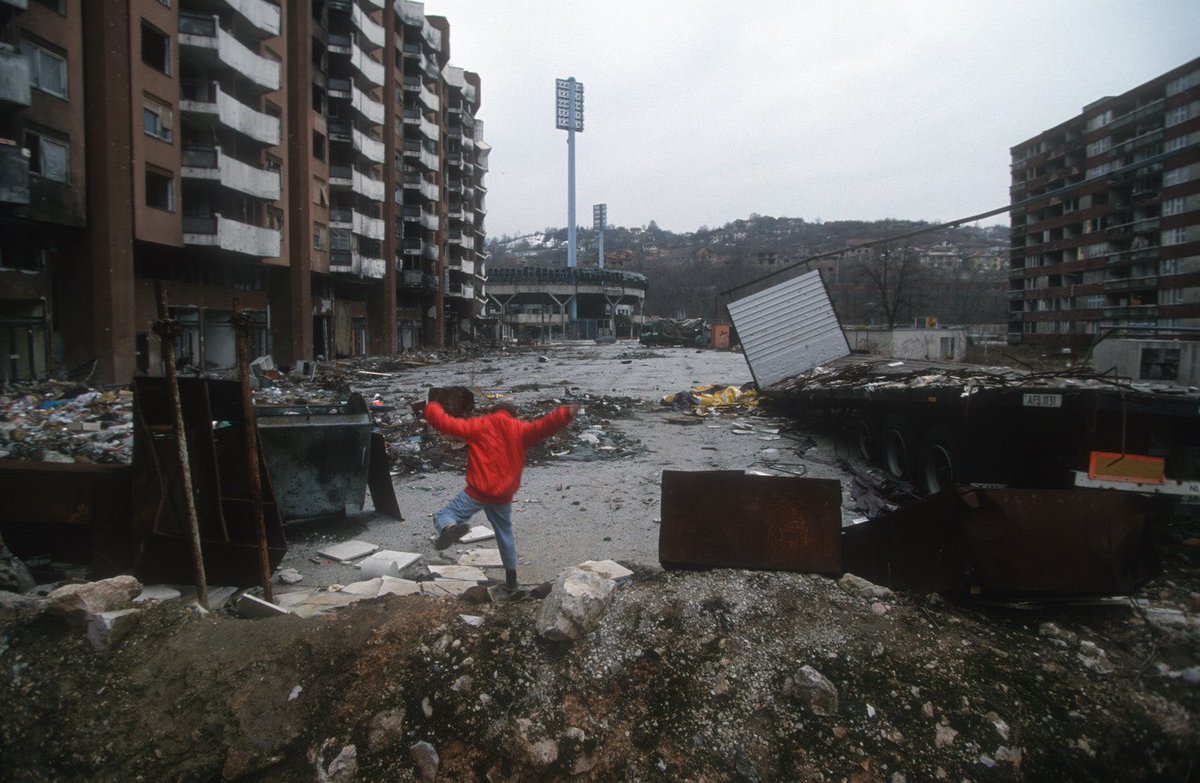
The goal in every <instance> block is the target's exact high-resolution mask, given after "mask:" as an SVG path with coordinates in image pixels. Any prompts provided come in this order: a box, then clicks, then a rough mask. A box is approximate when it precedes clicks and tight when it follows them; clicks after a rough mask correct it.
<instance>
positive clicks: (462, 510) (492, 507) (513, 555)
mask: <svg viewBox="0 0 1200 783" xmlns="http://www.w3.org/2000/svg"><path fill="white" fill-rule="evenodd" d="M480 511H483V513H484V514H486V515H487V518H488V522H491V523H492V530H495V531H496V544H497V545H498V547H499V549H500V559H501V560H502V561H504V568H505V569H506V570H508V571H516V570H517V542H516V539H515V538H514V537H513V528H512V503H504V504H503V505H500V504H491V503H480V502H479V501H478V500H476V499H475V498H473V497H471V496H470V495H468V494H467V493H466V490H463V491H461V492H459V493H458V494H457V495H455V496H454V499H453V500H451V501H450V502H449V503H447V504H446V507H445V508H443V509H442V510H441V511H438V512H437V513H436V514H434V515H433V525H434V527H436V528H437V531H438V532H439V533H441V532H442V531H443V530H445V529H446V528H448V527H450V526H451V525H454V524H457V523H459V522H466V521H467V520H468V519H470V518H471V517H473V516H475V515H476V514H478V513H479V512H480Z"/></svg>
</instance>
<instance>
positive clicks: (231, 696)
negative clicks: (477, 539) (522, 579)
mask: <svg viewBox="0 0 1200 783" xmlns="http://www.w3.org/2000/svg"><path fill="white" fill-rule="evenodd" d="M613 566H615V564H610V565H605V564H586V563H585V564H581V565H580V567H578V568H572V569H567V571H565V572H564V573H563V574H562V576H561V577H560V578H559V579H558V580H557V582H556V583H555V585H554V586H553V588H551V589H550V590H543V591H542V592H541V593H539V595H538V596H536V597H533V596H531V597H529V598H527V599H526V600H521V601H500V602H495V601H490V602H489V601H486V600H485V601H484V602H483V603H480V602H479V600H478V599H479V591H475V592H469V591H464V592H463V594H462V596H461V597H459V598H454V597H450V596H445V597H431V596H429V595H399V594H394V593H393V594H384V592H383V591H380V592H378V593H376V594H375V596H376V597H363V598H360V599H359V600H354V601H353V602H345V603H346V605H345V606H344V608H341V609H337V610H336V611H335V612H333V613H332V614H325V616H324V617H322V618H321V619H319V620H304V619H301V618H299V617H296V616H275V617H272V618H268V619H262V620H246V619H241V620H239V619H233V615H230V614H225V613H212V614H207V613H202V612H199V611H197V610H195V609H190V610H189V609H187V608H186V607H183V606H181V605H180V604H179V602H177V601H167V602H164V603H161V604H159V603H154V602H151V603H150V604H148V605H145V606H143V607H140V608H138V609H137V610H136V612H135V613H134V612H129V610H127V609H115V610H114V609H112V607H111V606H108V605H107V603H106V605H105V606H104V607H101V606H99V605H96V606H90V605H89V606H87V607H83V609H80V610H76V609H72V608H71V607H70V606H68V605H67V602H68V601H72V600H76V599H75V596H76V595H87V594H89V593H91V592H93V591H92V590H91V589H90V588H83V587H80V588H72V589H71V590H63V591H61V592H58V593H57V596H56V599H55V600H56V602H57V603H58V604H59V605H61V606H63V607H64V609H63V611H62V612H58V613H57V614H55V613H47V612H46V611H45V610H44V609H43V610H42V611H41V613H40V614H39V615H38V617H39V618H40V619H34V618H33V617H32V615H31V610H30V608H29V607H28V606H22V607H19V608H16V609H14V610H12V611H10V613H9V614H7V615H4V617H5V618H6V620H5V626H4V631H5V633H4V636H3V643H2V644H0V671H2V672H4V673H6V676H4V677H0V698H3V699H4V701H5V703H6V704H8V705H10V708H9V709H7V710H5V711H4V712H3V713H0V759H3V761H4V763H5V766H6V769H7V770H8V772H9V774H11V775H12V776H14V777H15V778H18V779H31V780H43V779H45V780H49V779H82V778H88V779H105V780H108V779H112V780H116V779H133V778H134V777H136V776H138V775H141V776H142V777H144V778H146V779H180V778H185V779H218V778H220V779H226V780H241V779H254V780H281V781H282V780H300V779H307V780H311V779H314V775H315V778H316V779H331V778H329V777H328V775H330V774H332V772H331V770H333V769H334V767H338V768H340V769H342V771H343V773H345V774H349V773H346V772H345V771H346V770H347V769H350V768H351V767H352V768H353V769H354V771H355V774H357V779H360V780H384V779H414V778H418V779H434V776H436V777H437V779H443V780H474V779H488V780H528V779H568V778H571V779H578V780H632V779H641V780H700V779H707V780H759V781H783V780H788V781H818V780H830V779H849V780H857V781H905V780H962V779H970V780H1020V779H1029V780H1044V779H1053V778H1062V779H1070V780H1108V779H1113V777H1119V778H1120V779H1122V780H1162V779H1180V780H1182V779H1185V778H1186V775H1187V770H1188V768H1189V765H1190V764H1192V763H1193V761H1194V759H1195V758H1196V756H1197V753H1198V752H1200V726H1198V725H1197V721H1196V717H1195V716H1196V710H1197V709H1198V708H1200V671H1198V670H1197V669H1196V668H1195V667H1194V666H1193V667H1192V668H1181V667H1179V666H1178V665H1176V664H1175V663H1174V662H1175V661H1177V660H1181V659H1183V658H1186V657H1187V656H1188V655H1192V656H1193V657H1192V660H1194V653H1195V651H1196V647H1197V645H1198V644H1200V641H1198V640H1200V635H1198V634H1200V627H1198V625H1197V623H1196V622H1195V617H1194V615H1193V614H1191V613H1189V612H1182V613H1181V617H1182V619H1181V620H1180V619H1178V618H1172V619H1170V620H1165V619H1161V618H1147V617H1146V616H1143V614H1141V613H1139V612H1138V611H1137V610H1136V607H1134V608H1131V607H1130V606H1128V605H1126V606H1125V607H1112V606H1110V607H1109V608H1107V609H1106V610H1103V611H1092V612H1085V611H1081V610H1078V609H1076V610H1071V609H1064V610H1060V611H1056V612H1051V613H1043V614H1037V615H1033V614H1028V613H1026V614H1020V615H1006V614H1002V613H997V612H995V611H991V612H988V611H984V610H981V609H972V608H969V607H963V606H957V605H955V604H951V603H947V602H946V601H944V600H942V599H940V598H938V597H936V596H908V595H902V594H897V593H893V592H892V591H890V590H887V589H886V588H882V587H880V586H878V585H873V584H871V583H870V582H866V581H865V580H862V579H857V578H852V577H847V578H843V579H840V580H834V579H830V578H826V577H821V576H814V575H802V574H789V573H765V572H750V571H740V570H717V571H711V572H674V573H666V574H658V575H656V576H653V577H643V578H641V579H639V580H638V581H632V580H631V575H629V572H628V571H627V570H624V569H621V572H622V573H623V574H624V575H621V574H618V573H615V572H614V571H613ZM616 568H618V569H619V566H616ZM397 581H403V580H397ZM118 587H120V588H121V590H123V591H124V589H125V585H118ZM347 588H349V586H347ZM367 588H372V589H373V588H374V585H366V586H364V587H363V588H361V589H367ZM355 589H360V588H355ZM343 592H344V590H343ZM329 595H330V598H331V600H333V601H337V600H338V598H337V594H336V593H329ZM117 597H118V598H119V599H120V600H119V601H117V602H115V603H112V602H108V603H112V606H116V605H120V606H125V605H126V604H127V603H128V602H127V600H126V599H127V598H128V591H124V592H121V593H120V595H119V596H117ZM93 603H95V602H93ZM84 610H86V611H84ZM80 611H83V612H84V614H87V615H88V616H89V617H91V616H95V615H100V614H104V613H105V612H108V613H111V612H113V611H116V612H126V613H127V614H122V615H120V617H126V616H135V617H136V618H137V619H136V622H132V623H127V624H122V625H121V626H120V627H119V628H117V626H116V625H115V624H114V625H113V628H114V630H117V631H118V632H117V633H114V634H110V635H108V636H106V637H103V639H102V641H103V644H97V643H96V640H95V639H92V638H90V637H89V635H88V633H86V632H85V631H84V630H83V626H86V625H88V624H87V623H84V624H83V626H79V623H78V622H77V620H72V619H71V617H72V614H71V612H75V613H76V614H78V613H79V612H80ZM80 616H82V615H80ZM60 618H61V619H60ZM63 622H66V623H67V624H68V625H70V623H72V622H76V625H77V626H79V627H78V629H77V630H76V631H75V632H74V633H66V634H64V633H63V630H62V629H63V627H64V626H63V625H62V623H63ZM90 622H92V623H96V622H99V621H97V620H92V621H90ZM93 636H95V634H93ZM97 638H99V637H97ZM323 775H324V776H325V777H323ZM338 779H342V778H338ZM346 779H351V778H346Z"/></svg>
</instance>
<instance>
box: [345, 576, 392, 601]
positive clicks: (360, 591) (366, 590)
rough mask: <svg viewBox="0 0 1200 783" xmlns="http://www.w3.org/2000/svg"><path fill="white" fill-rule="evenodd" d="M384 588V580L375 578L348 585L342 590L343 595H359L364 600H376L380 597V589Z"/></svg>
mask: <svg viewBox="0 0 1200 783" xmlns="http://www.w3.org/2000/svg"><path fill="white" fill-rule="evenodd" d="M381 587H383V578H382V577H378V576H377V577H375V578H374V579H366V580H364V581H362V582H354V583H352V584H348V585H346V586H345V587H343V588H342V589H341V591H340V592H341V593H342V594H343V595H346V594H348V595H357V596H359V597H362V598H374V597H375V596H377V595H379V589H380V588H381Z"/></svg>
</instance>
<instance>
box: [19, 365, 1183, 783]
mask: <svg viewBox="0 0 1200 783" xmlns="http://www.w3.org/2000/svg"><path fill="white" fill-rule="evenodd" d="M448 358H450V359H453V358H454V357H448ZM374 372H379V369H378V367H377V366H373V368H372V369H368V370H366V373H374ZM336 374H338V375H339V376H340V378H339V382H341V383H345V384H347V385H348V386H349V387H353V388H358V389H360V390H361V391H363V392H364V393H365V394H366V396H367V397H368V398H371V397H373V396H374V394H376V393H378V394H379V395H380V397H381V402H382V403H384V406H385V407H390V408H392V410H391V411H390V412H389V415H390V418H391V423H390V426H391V427H393V429H394V432H395V433H397V434H398V433H400V432H403V433H405V441H404V442H411V441H409V440H408V438H410V437H412V435H411V434H410V433H412V432H413V429H412V428H413V427H419V426H420V425H419V423H417V422H407V421H405V420H404V411H405V409H406V407H407V405H408V403H409V402H411V401H412V400H413V399H416V398H418V397H421V396H423V394H424V392H425V390H426V389H427V388H428V387H430V386H445V385H451V384H462V385H467V386H474V387H478V388H480V389H483V390H488V391H492V392H493V393H503V394H507V395H509V396H510V397H511V398H513V399H515V400H516V401H517V402H518V404H519V405H520V406H521V407H522V409H523V410H524V411H527V412H530V413H533V412H536V411H540V410H544V409H546V408H547V406H549V405H552V404H553V402H554V400H573V401H574V400H578V401H581V402H582V403H583V404H584V405H585V415H584V416H583V417H581V419H580V420H579V421H578V422H577V423H576V424H575V425H573V427H572V429H571V430H570V431H569V432H567V433H564V435H563V436H562V437H561V438H560V439H558V440H556V441H553V442H551V443H550V444H547V448H545V449H544V450H540V451H538V452H535V454H534V455H532V456H533V459H532V461H531V464H530V466H529V468H528V469H527V472H526V480H525V484H524V486H523V488H522V490H521V492H520V493H519V494H518V496H517V504H516V512H515V518H516V524H517V531H518V550H519V553H520V557H521V561H522V566H521V578H522V581H523V582H525V583H526V584H533V583H537V582H541V581H543V580H552V579H554V578H555V577H556V576H557V574H558V573H559V571H561V570H562V569H563V568H565V567H567V566H569V565H572V564H575V563H578V562H580V561H583V560H589V559H603V558H611V559H614V560H617V561H619V562H621V563H624V564H625V565H627V566H628V567H629V568H631V569H632V570H633V571H634V574H635V578H634V580H633V581H632V583H629V584H625V585H623V586H621V587H619V588H618V589H617V590H616V591H615V593H614V594H613V596H614V597H613V601H612V604H611V605H610V606H609V608H608V610H607V611H606V612H605V613H604V615H603V616H602V618H601V619H600V621H599V624H598V626H597V627H596V628H595V629H594V630H592V631H591V632H590V633H589V634H588V635H587V636H586V637H585V638H583V639H582V640H579V641H576V642H549V641H546V640H544V639H542V638H541V637H540V636H539V635H538V634H537V632H536V629H535V624H534V618H535V615H536V613H537V610H538V607H539V602H538V601H537V600H534V599H526V600H510V601H502V602H500V603H485V604H482V605H476V604H471V603H468V602H466V601H464V600H462V599H456V598H450V597H444V598H431V597H427V596H387V597H383V598H377V599H371V600H366V601H360V602H357V603H355V604H353V605H351V606H348V607H345V608H343V609H339V610H337V611H335V612H331V613H328V614H325V615H322V616H319V617H315V618H311V619H302V618H299V617H296V616H283V617H278V618H271V619H263V620H246V619H239V618H237V617H236V616H235V615H233V614H232V613H230V612H227V611H224V610H221V611H214V612H208V613H204V612H199V611H197V610H195V609H189V608H186V607H183V606H180V605H179V603H178V602H169V603H164V604H161V605H158V606H154V607H152V608H150V609H148V610H146V611H145V612H144V613H143V614H142V615H141V617H140V620H139V621H138V622H137V624H136V626H135V627H134V628H133V630H132V631H130V632H129V635H128V636H126V637H125V638H124V639H123V640H122V641H121V642H120V643H118V644H116V645H115V646H113V647H112V648H111V649H107V650H97V649H95V648H94V646H93V645H92V644H91V643H89V641H88V640H87V639H86V638H85V637H84V635H83V634H82V633H81V632H80V631H79V630H77V629H74V628H71V627H70V626H69V625H67V624H65V623H64V622H63V621H61V620H59V619H57V618H55V617H54V616H52V615H49V614H46V613H44V612H39V611H38V610H37V609H36V608H34V607H32V606H26V605H24V602H22V601H18V600H15V599H13V600H9V601H6V602H5V604H4V605H5V606H6V607H8V608H4V609H2V610H0V618H3V625H2V631H0V704H2V705H4V709H3V710H0V779H2V780H21V781H25V780H114V781H115V780H120V781H128V780H147V781H150V780H219V779H228V780H249V781H259V780H261V781H276V780H279V781H292V780H295V781H309V780H321V781H349V780H363V781H367V780H372V781H373V780H421V779H433V778H432V777H431V776H430V775H431V774H435V775H436V779H438V780H447V781H454V780H492V781H501V780H513V781H516V780H709V781H723V780H741V781H755V780H762V781H785V780H786V781H791V780H802V781H807V780H830V781H832V780H854V781H895V782H898V781H923V780H954V781H960V780H980V781H986V780H1047V779H1055V778H1058V779H1065V780H1178V781H1184V780H1189V779H1191V778H1192V777H1194V776H1195V775H1196V774H1197V772H1196V771H1195V770H1194V766H1195V764H1196V759H1198V758H1200V724H1198V723H1197V711H1198V710H1200V669H1197V663H1198V660H1200V627H1198V625H1197V620H1196V612H1197V611H1198V610H1200V579H1198V576H1200V562H1198V557H1197V544H1198V543H1200V534H1198V530H1197V526H1196V523H1195V520H1194V518H1193V517H1191V516H1188V515H1179V516H1177V517H1175V518H1173V519H1171V520H1169V521H1167V522H1165V523H1163V524H1161V525H1160V526H1159V528H1158V529H1157V530H1156V533H1157V535H1158V537H1159V540H1160V550H1161V553H1162V556H1163V561H1164V573H1163V574H1162V575H1161V576H1159V577H1157V578H1156V579H1155V580H1153V581H1152V582H1151V583H1150V584H1149V585H1147V586H1146V587H1144V588H1143V589H1142V590H1140V591H1139V592H1138V594H1137V595H1136V596H1133V597H1131V599H1130V600H1120V601H1112V602H1107V603H1104V604H1103V605H1091V606H1078V605H1074V606H1049V607H1047V606H1042V607H1040V608H1031V607H1028V606H1023V607H1021V608H1013V607H1000V606H986V605H980V604H973V603H963V602H959V601H953V600H947V599H945V598H943V597H939V596H933V595H910V594H894V595H886V594H884V595H878V596H874V597H862V596H861V595H860V594H858V593H856V592H854V591H853V587H852V586H849V585H847V586H846V587H843V586H842V585H840V584H839V582H838V581H836V580H834V579H832V578H828V577H822V576H814V575H804V574H786V573H765V572H751V571H740V570H722V571H713V572H671V573H663V572H662V571H661V570H660V569H659V568H658V565H657V529H658V524H657V520H658V519H659V517H660V513H659V507H658V505H659V483H658V482H659V478H658V477H659V475H660V472H661V471H662V470H663V469H664V468H675V469H685V470H700V469H756V470H764V471H768V472H780V473H785V472H786V473H788V474H797V473H805V474H806V475H809V476H814V477H828V478H842V479H845V474H844V473H843V472H842V471H841V469H840V468H839V467H838V466H837V460H836V457H837V446H836V443H835V440H834V439H833V437H832V436H831V435H830V434H829V433H826V432H823V431H821V430H819V429H816V428H815V427H814V426H812V425H810V424H804V425H800V426H795V425H792V424H791V423H789V422H782V421H778V420H774V419H771V418H769V417H764V416H761V415H757V414H755V413H754V412H752V411H740V412H736V413H731V414H729V415H722V416H720V417H719V418H706V419H695V421H696V423H682V422H684V421H689V418H690V417H688V416H687V415H686V414H684V413H681V412H675V411H670V410H668V409H666V408H665V407H663V406H662V405H661V404H660V400H661V397H662V396H663V395H665V394H669V393H674V392H677V391H681V390H683V389H686V388H689V387H691V386H694V385H701V384H710V383H721V384H733V385H740V384H742V383H744V382H746V381H748V380H750V374H749V370H748V369H747V368H746V366H745V363H744V360H743V359H742V357H741V356H740V355H738V354H730V353H717V352H710V351H704V352H698V351H695V350H691V349H656V350H654V351H648V350H645V349H640V348H638V347H637V346H632V345H628V344H618V345H615V346H594V345H585V344H570V345H562V346H543V347H540V348H538V349H536V350H533V351H518V352H512V353H492V354H480V353H475V354H471V355H469V356H468V357H467V358H465V359H464V360H461V361H454V360H451V361H446V362H445V363H442V364H437V365H430V366H407V367H403V368H397V372H396V374H395V375H394V376H379V375H373V374H365V373H364V372H363V368H362V366H357V367H356V366H355V365H349V364H348V365H346V366H344V367H341V368H338V369H336ZM597 425H598V427H599V430H594V431H593V432H600V433H603V434H602V435H601V436H598V437H597V438H596V443H590V442H589V440H591V439H590V438H587V439H583V440H582V441H581V435H583V434H584V433H586V432H588V428H589V427H593V426H597ZM385 426H389V425H387V424H385ZM748 427H750V428H753V433H750V434H735V431H741V430H746V429H747V428H748ZM775 430H778V432H775ZM810 437H811V438H812V439H813V442H812V443H810V442H809V441H808V438H810ZM763 438H778V440H763ZM397 442H399V441H398V440H397ZM813 444H815V445H813ZM599 446H611V447H612V448H611V449H607V450H601V449H599V448H598V447H599ZM440 448H441V447H440V446H438V447H431V444H424V450H418V451H417V452H414V453H411V454H409V455H408V456H407V457H405V458H403V459H400V460H399V461H398V473H397V475H396V476H395V485H396V490H397V496H398V499H399V502H400V506H401V510H402V512H403V513H404V516H405V518H406V519H405V521H403V522H397V521H394V520H388V519H386V518H383V517H377V516H375V515H373V514H369V513H368V514H364V515H360V516H357V517H354V518H351V519H349V520H346V521H343V522H339V523H336V524H332V523H326V524H322V525H303V526H298V527H295V528H292V529H289V538H290V540H291V547H290V549H289V554H288V557H287V559H286V560H285V563H284V566H285V567H294V568H296V569H297V570H298V571H300V572H301V573H302V575H303V581H302V582H300V583H299V584H298V585H295V586H294V587H293V588H288V589H301V588H303V589H306V590H315V589H318V588H320V587H324V586H328V585H331V584H335V583H336V584H345V583H348V582H351V581H354V580H355V579H357V578H359V577H358V575H357V573H356V569H355V568H354V567H353V566H352V565H343V564H337V563H332V562H330V561H328V560H327V559H325V558H321V557H318V556H316V555H315V552H316V551H317V550H319V549H320V548H322V547H323V546H325V545H327V544H328V543H331V542H336V541H340V540H344V539H346V538H358V539H362V540H367V541H370V542H372V543H375V544H378V545H381V546H384V547H386V548H394V549H410V550H412V551H418V552H421V553H423V554H425V555H427V556H428V557H429V558H430V559H432V558H433V557H434V556H435V552H434V550H433V549H432V548H431V546H430V544H429V535H430V532H431V527H430V521H429V518H428V515H429V513H431V512H432V511H434V510H436V508H437V507H439V506H440V504H441V503H443V502H445V501H446V500H447V499H449V498H450V497H451V496H452V495H453V493H454V492H456V491H457V490H458V489H459V488H460V487H461V476H462V473H461V469H460V468H459V467H458V464H457V463H455V459H456V457H455V455H453V454H447V453H443V451H442V450H440ZM764 448H776V449H779V451H780V452H781V458H780V460H779V461H777V462H771V463H767V462H765V461H764V460H763V458H762V457H763V455H762V450H763V449H764ZM801 452H802V453H801ZM426 466H427V467H426ZM857 513H858V512H856V511H855V510H854V509H852V508H851V507H850V506H849V498H848V497H847V507H846V508H845V509H844V516H846V517H847V518H850V517H852V516H854V515H856V514H857ZM451 553H452V554H453V553H454V551H453V550H452V551H451ZM314 561H315V562H314ZM280 589H281V590H282V589H284V588H282V587H281V588H280ZM464 615H466V617H465V618H464ZM804 667H809V668H808V669H805V668H804ZM810 671H811V672H817V673H819V675H820V676H821V677H823V678H824V679H825V680H827V681H828V683H829V685H830V686H832V690H833V691H834V694H833V696H832V698H831V695H830V693H829V689H826V690H823V691H821V694H822V696H823V697H822V698H821V699H818V700H814V699H812V698H811V692H810V691H809V690H808V689H806V688H805V687H803V686H804V683H806V682H808V681H809V678H811V677H812V676H813V675H812V674H811V673H810ZM420 743H428V749H426V750H423V748H425V746H422V745H420ZM414 748H416V750H414ZM429 751H433V752H434V753H436V756H437V762H436V768H435V767H434V766H433V765H432V764H431V760H432V757H431V756H430V755H429ZM435 769H436V771H435Z"/></svg>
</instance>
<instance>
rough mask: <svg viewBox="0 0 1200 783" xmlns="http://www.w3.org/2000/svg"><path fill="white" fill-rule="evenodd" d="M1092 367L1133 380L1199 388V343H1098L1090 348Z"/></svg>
mask: <svg viewBox="0 0 1200 783" xmlns="http://www.w3.org/2000/svg"><path fill="white" fill-rule="evenodd" d="M1092 367H1094V368H1095V369H1096V372H1100V373H1108V374H1113V375H1116V376H1118V377H1120V378H1130V379H1132V380H1135V381H1164V382H1170V383H1177V384H1182V385H1184V386H1200V342H1195V341H1192V342H1184V341H1181V340H1128V339H1116V338H1113V339H1106V340H1101V341H1100V342H1098V343H1096V345H1095V346H1094V347H1093V348H1092Z"/></svg>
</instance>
